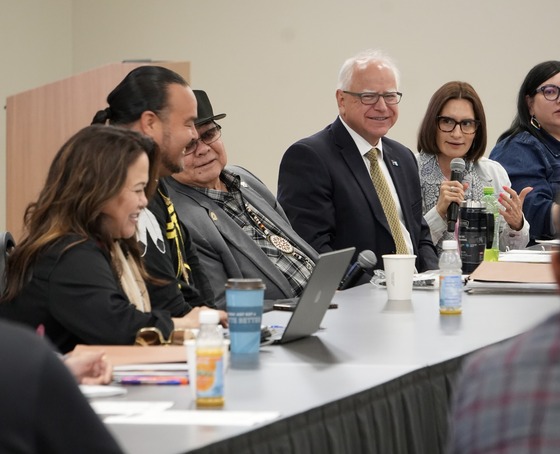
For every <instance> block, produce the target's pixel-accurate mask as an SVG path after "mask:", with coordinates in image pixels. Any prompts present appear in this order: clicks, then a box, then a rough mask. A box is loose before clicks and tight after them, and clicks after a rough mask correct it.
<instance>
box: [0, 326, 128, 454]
mask: <svg viewBox="0 0 560 454" xmlns="http://www.w3.org/2000/svg"><path fill="white" fill-rule="evenodd" d="M0 364H1V365H2V367H0V389H1V390H2V399H1V400H0V452H2V453H28V454H32V453H57V454H65V453H68V454H74V453H78V452H79V453H84V454H85V453H92V454H93V453H95V454H97V453H107V454H108V453H121V452H122V450H121V448H120V447H119V446H118V445H117V443H116V442H115V440H114V439H113V437H112V436H111V434H110V433H109V431H108V430H107V428H106V427H105V425H104V424H103V422H101V420H100V419H99V418H98V417H97V415H96V414H95V413H94V411H93V409H92V408H91V406H90V405H89V403H88V402H87V400H86V399H85V397H84V396H83V394H82V392H81V391H80V390H79V389H78V386H77V383H76V380H75V379H74V378H73V377H72V375H71V374H70V373H69V371H68V370H67V369H66V367H65V366H64V364H63V362H62V361H61V360H60V359H59V358H58V357H57V356H56V354H55V353H54V352H53V351H52V347H51V346H49V345H48V344H47V343H46V342H44V341H42V340H41V339H39V337H38V336H36V335H35V334H34V333H33V332H28V330H26V329H23V328H20V327H18V326H15V325H13V324H8V323H5V322H3V321H0Z"/></svg>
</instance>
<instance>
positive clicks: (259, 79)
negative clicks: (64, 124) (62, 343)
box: [1, 0, 560, 206]
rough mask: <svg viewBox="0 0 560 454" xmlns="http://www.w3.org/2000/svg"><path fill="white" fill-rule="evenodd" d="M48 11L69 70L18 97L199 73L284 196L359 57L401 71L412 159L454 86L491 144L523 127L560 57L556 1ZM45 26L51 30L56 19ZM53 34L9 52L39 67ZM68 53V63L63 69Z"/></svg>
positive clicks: (233, 137)
mask: <svg viewBox="0 0 560 454" xmlns="http://www.w3.org/2000/svg"><path fill="white" fill-rule="evenodd" d="M3 3H7V2H6V1H3ZM10 3H14V4H17V5H18V6H17V9H18V10H19V9H20V7H19V5H20V4H21V3H34V4H43V2H41V1H40V0H37V1H34V2H32V1H31V0H27V1H25V0H24V1H23V2H22V1H21V0H20V2H15V1H14V2H10ZM44 3H49V4H55V5H58V7H59V9H60V10H62V11H60V12H61V13H62V14H61V16H63V17H64V16H65V15H67V13H68V11H69V9H70V8H69V6H68V4H69V3H71V4H72V6H73V16H72V19H71V25H72V33H71V36H68V35H66V36H61V37H60V40H61V42H63V43H64V45H62V46H61V47H62V52H61V54H62V57H57V60H51V61H52V67H49V68H48V69H47V68H45V74H44V75H43V74H41V76H44V77H43V78H44V79H46V80H42V81H41V82H38V81H36V80H25V78H26V77H28V76H29V74H27V71H28V70H27V69H26V70H23V71H19V68H17V67H16V68H14V71H13V74H11V75H10V77H11V78H13V79H15V80H13V81H12V83H13V85H15V84H18V87H19V88H18V87H15V86H14V87H13V89H11V90H9V91H10V92H14V91H17V90H18V89H24V88H32V87H33V86H35V85H37V84H38V83H46V82H49V81H50V80H52V79H53V77H50V76H51V75H53V76H54V75H55V74H60V75H59V76H57V77H65V76H68V75H69V74H67V73H66V71H65V70H66V69H67V67H68V64H69V61H70V62H71V65H72V71H73V72H74V73H78V72H81V71H85V70H88V69H92V68H95V67H98V66H101V65H105V64H107V63H111V62H116V61H121V60H123V59H134V58H151V59H154V60H157V59H159V60H188V61H190V62H191V65H192V66H191V82H192V86H193V87H194V88H199V89H204V90H206V91H207V92H208V93H209V95H210V97H211V100H212V102H213V104H214V108H215V111H219V112H220V113H221V112H225V113H227V115H228V116H227V118H225V119H224V120H222V121H221V124H222V126H223V127H224V129H223V133H224V140H225V144H226V148H227V150H228V152H229V161H230V163H236V164H241V165H244V166H246V167H248V168H249V169H250V170H252V171H254V172H255V173H256V174H257V175H259V176H260V177H261V178H262V179H263V180H264V181H265V183H266V184H267V185H268V186H269V187H270V189H272V190H273V191H274V192H275V191H276V179H277V170H278V164H279V162H280V159H281V156H282V154H283V152H284V151H285V149H286V148H287V147H288V146H289V145H290V144H291V143H292V142H294V141H295V140H297V139H299V138H301V137H304V136H307V135H310V134H312V133H314V132H316V131H317V130H319V129H321V128H323V127H324V126H326V125H327V124H328V123H330V122H331V121H332V120H333V119H334V118H335V116H336V114H337V110H336V102H335V97H334V91H335V84H336V78H337V73H338V69H339V67H340V65H341V64H342V62H343V61H344V59H345V58H347V57H349V56H351V55H353V54H354V53H356V52H358V51H360V50H362V49H365V48H368V47H379V48H382V49H384V50H385V51H387V52H388V53H389V54H391V55H392V56H393V57H394V58H395V59H396V61H397V63H398V65H399V67H400V69H401V73H402V84H401V91H403V93H404V96H403V100H402V101H401V104H400V118H399V121H398V123H397V124H396V126H395V127H394V128H393V129H392V130H391V132H390V134H389V135H390V137H392V138H394V139H397V140H399V141H401V142H403V143H404V144H406V145H407V146H409V147H410V148H411V149H413V150H415V148H416V133H417V129H418V125H419V123H420V120H421V118H422V116H423V114H424V111H425V108H426V105H427V102H428V100H429V98H430V96H431V95H432V93H433V92H434V91H435V90H436V89H437V88H438V87H439V86H440V85H442V84H443V83H444V82H447V81H449V80H454V79H460V80H465V81H468V82H470V83H472V84H473V85H474V87H475V88H476V89H477V91H478V92H479V94H480V96H481V97H482V100H483V102H484V104H485V107H486V111H487V117H488V122H489V128H490V131H489V132H490V134H489V140H490V144H493V143H494V142H495V140H496V138H497V136H498V135H499V134H500V133H501V132H502V131H503V130H504V129H505V128H506V127H507V126H508V125H509V123H510V122H511V120H512V118H513V114H514V109H515V97H516V94H517V90H518V88H519V85H520V83H521V80H522V79H523V77H524V75H525V74H526V72H527V71H528V70H529V69H530V68H531V67H532V66H533V65H534V64H536V63H538V62H540V61H543V60H548V59H558V58H560V57H559V54H558V46H557V42H558V20H557V17H556V16H557V14H556V12H557V11H556V9H557V2H556V1H555V0H536V1H532V2H526V1H521V0H471V1H470V2H465V1H453V0H447V1H440V0H423V1H421V2H420V1H415V0H346V1H344V2H343V1H335V0H322V1H319V0H315V1H310V0H307V1H306V0H285V1H283V2H277V1H273V0H237V1H232V0H204V1H194V0H160V1H153V0H96V1H91V0H73V1H70V0H68V1H62V0H60V1H49V2H44ZM21 9H22V10H23V7H21ZM45 9H47V8H45ZM42 17H43V19H44V21H47V22H52V21H54V16H53V13H52V12H51V11H50V10H49V11H48V12H47V11H45V12H43V13H42ZM56 17H57V18H58V20H60V21H64V23H65V25H66V26H67V25H68V24H67V22H66V21H65V20H63V19H61V18H60V17H59V16H56ZM40 19H41V15H40V14H37V18H36V20H37V21H40ZM49 26H50V27H52V24H49V25H47V24H45V23H42V22H41V23H40V24H35V26H33V27H27V26H26V27H25V28H26V33H25V34H24V33H22V32H21V31H17V30H16V31H15V33H17V34H18V36H22V35H25V36H27V33H29V34H30V35H31V37H32V38H30V39H29V40H26V41H21V42H19V40H13V39H10V42H11V43H13V49H11V51H13V52H14V55H16V54H17V53H18V52H19V53H20V54H21V55H22V58H23V56H25V59H26V61H27V59H29V58H30V59H32V60H34V59H35V60H36V59H38V56H39V55H41V54H42V53H41V52H39V51H38V50H37V49H36V47H35V46H36V45H37V43H38V44H39V45H40V46H42V47H43V48H45V47H48V48H51V47H54V45H53V44H52V43H51V44H49V42H42V40H43V39H44V38H43V35H45V28H48V27H49ZM62 28H64V27H62ZM40 30H41V31H40ZM1 33H4V31H2V32H1ZM47 38H48V39H47V41H50V40H56V38H57V37H53V36H48V37H47ZM66 39H67V40H66ZM3 42H5V40H3ZM57 42H58V41H57ZM72 42H73V47H72ZM1 46H5V44H2V45H1ZM70 48H71V57H70V58H68V57H65V55H67V53H68V50H69V49H70ZM43 52H44V50H43ZM46 60H49V59H48V58H47V59H46ZM5 61H6V60H5V59H4V62H5ZM47 63H48V62H47ZM16 70H17V71H16ZM48 71H50V72H51V74H48ZM20 72H21V74H20ZM47 76H48V77H49V78H47ZM2 77H3V78H4V80H7V79H8V76H7V75H6V74H4V75H3V76H2ZM22 79H23V80H22ZM37 79H38V78H37ZM22 82H23V83H22ZM2 89H3V90H4V89H5V87H2ZM100 107H102V106H100ZM93 113H94V112H92V115H93ZM1 120H2V125H3V124H4V123H5V121H4V118H3V117H2V119H1ZM2 203H3V202H2ZM2 206H3V205H2Z"/></svg>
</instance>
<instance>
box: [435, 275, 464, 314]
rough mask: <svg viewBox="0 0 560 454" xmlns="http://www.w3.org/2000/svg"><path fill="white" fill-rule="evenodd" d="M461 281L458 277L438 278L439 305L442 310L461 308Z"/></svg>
mask: <svg viewBox="0 0 560 454" xmlns="http://www.w3.org/2000/svg"><path fill="white" fill-rule="evenodd" d="M462 295H463V280H462V278H461V276H460V275H452V276H440V278H439V305H440V307H442V308H458V307H461V297H462Z"/></svg>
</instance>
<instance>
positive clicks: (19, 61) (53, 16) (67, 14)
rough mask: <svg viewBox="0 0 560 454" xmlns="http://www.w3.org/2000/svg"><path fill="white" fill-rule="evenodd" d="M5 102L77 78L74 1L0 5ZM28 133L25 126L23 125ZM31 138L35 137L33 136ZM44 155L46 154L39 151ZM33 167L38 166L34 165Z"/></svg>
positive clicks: (1, 145) (2, 125)
mask: <svg viewBox="0 0 560 454" xmlns="http://www.w3.org/2000/svg"><path fill="white" fill-rule="evenodd" d="M0 8H1V11H2V12H1V14H2V26H1V27H0V61H1V62H2V63H1V65H2V66H1V67H2V70H1V71H0V99H1V100H2V101H1V102H2V106H5V105H6V98H7V97H8V96H11V95H13V94H15V93H19V92H21V91H25V90H29V89H31V88H34V87H36V86H39V85H43V84H45V83H48V82H52V81H55V80H58V79H61V78H63V77H68V75H70V74H71V72H72V27H71V22H72V21H71V18H72V0H0ZM22 127H23V128H24V127H25V125H22ZM29 133H30V134H32V133H33V131H29ZM37 153H41V150H37ZM5 160H6V112H5V109H4V108H2V109H0V188H2V189H1V190H0V229H1V230H4V229H5V228H6V215H5V213H6V196H5V193H6V189H5V188H6V173H5V169H6V165H5ZM29 165H33V163H32V162H30V163H29Z"/></svg>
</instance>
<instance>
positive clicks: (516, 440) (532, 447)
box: [449, 313, 560, 454]
mask: <svg viewBox="0 0 560 454" xmlns="http://www.w3.org/2000/svg"><path fill="white" fill-rule="evenodd" d="M452 416H453V420H452V427H451V428H450V429H451V430H450V435H451V444H450V448H451V449H450V450H449V452H451V453H461V454H463V453H472V454H474V453H500V454H506V453H507V454H511V453H524V454H525V453H539V454H543V453H560V313H559V314H556V315H554V316H552V317H550V318H549V319H548V320H546V321H545V322H544V323H542V324H540V325H538V326H537V327H535V328H533V329H532V330H530V331H528V332H527V333H525V334H522V335H520V336H517V337H515V338H513V339H510V340H508V341H506V342H503V343H501V344H499V345H496V346H492V347H489V348H486V349H483V350H482V351H480V352H479V353H477V354H475V355H473V357H471V358H470V359H469V360H468V361H467V363H466V365H465V369H464V371H463V373H462V375H461V378H460V380H459V384H458V387H457V395H456V398H455V403H454V408H453V412H452Z"/></svg>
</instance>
